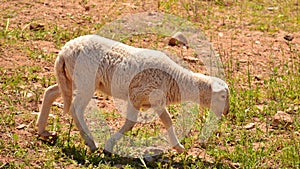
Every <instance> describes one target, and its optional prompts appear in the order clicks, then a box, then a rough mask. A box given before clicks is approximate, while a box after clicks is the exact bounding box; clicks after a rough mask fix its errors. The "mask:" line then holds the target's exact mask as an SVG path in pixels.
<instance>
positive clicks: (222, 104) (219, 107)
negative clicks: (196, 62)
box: [194, 73, 230, 118]
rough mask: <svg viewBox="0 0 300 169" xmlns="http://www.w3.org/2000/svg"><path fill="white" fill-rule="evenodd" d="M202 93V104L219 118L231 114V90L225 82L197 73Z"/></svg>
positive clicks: (196, 76)
mask: <svg viewBox="0 0 300 169" xmlns="http://www.w3.org/2000/svg"><path fill="white" fill-rule="evenodd" d="M194 77H195V78H196V81H197V82H198V83H197V84H198V88H199V91H200V104H202V105H203V106H205V107H208V108H210V109H211V111H212V112H214V113H215V115H216V116H217V117H218V118H221V117H222V114H223V115H226V114H227V113H228V112H229V107H230V105H229V96H230V93H229V88H228V85H227V84H226V82H225V81H223V80H222V79H219V78H217V77H211V76H205V75H202V74H199V73H195V76H194Z"/></svg>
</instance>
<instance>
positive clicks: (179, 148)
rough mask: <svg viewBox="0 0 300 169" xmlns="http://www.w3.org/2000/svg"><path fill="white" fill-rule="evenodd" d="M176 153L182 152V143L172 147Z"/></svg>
mask: <svg viewBox="0 0 300 169" xmlns="http://www.w3.org/2000/svg"><path fill="white" fill-rule="evenodd" d="M173 148H174V149H175V150H176V151H177V152H178V153H183V152H184V151H185V149H184V147H183V145H182V144H177V145H175V146H174V147H173Z"/></svg>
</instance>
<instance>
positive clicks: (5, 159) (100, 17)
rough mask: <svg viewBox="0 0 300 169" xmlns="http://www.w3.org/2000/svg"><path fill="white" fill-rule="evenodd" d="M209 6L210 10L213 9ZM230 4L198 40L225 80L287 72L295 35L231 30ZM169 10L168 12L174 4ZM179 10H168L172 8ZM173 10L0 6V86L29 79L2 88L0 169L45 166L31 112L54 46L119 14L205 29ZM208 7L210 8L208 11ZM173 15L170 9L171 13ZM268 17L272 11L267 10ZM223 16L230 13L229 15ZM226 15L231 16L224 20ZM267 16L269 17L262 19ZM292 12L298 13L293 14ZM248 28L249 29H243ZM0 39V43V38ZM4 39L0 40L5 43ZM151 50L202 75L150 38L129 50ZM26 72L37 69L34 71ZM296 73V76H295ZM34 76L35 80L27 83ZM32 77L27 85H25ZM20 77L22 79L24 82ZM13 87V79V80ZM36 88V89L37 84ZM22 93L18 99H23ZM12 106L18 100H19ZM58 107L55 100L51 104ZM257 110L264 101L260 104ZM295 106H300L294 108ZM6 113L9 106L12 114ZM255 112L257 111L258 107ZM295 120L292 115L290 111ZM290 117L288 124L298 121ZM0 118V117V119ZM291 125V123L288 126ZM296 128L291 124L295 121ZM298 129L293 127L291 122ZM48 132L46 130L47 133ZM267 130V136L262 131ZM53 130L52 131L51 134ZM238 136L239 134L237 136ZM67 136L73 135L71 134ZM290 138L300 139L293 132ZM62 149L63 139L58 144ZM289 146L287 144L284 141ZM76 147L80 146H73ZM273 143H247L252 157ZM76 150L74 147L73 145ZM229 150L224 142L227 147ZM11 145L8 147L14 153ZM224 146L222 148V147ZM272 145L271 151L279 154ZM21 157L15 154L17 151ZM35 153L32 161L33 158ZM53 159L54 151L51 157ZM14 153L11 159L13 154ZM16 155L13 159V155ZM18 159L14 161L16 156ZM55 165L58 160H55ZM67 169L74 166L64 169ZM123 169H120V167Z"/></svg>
mask: <svg viewBox="0 0 300 169" xmlns="http://www.w3.org/2000/svg"><path fill="white" fill-rule="evenodd" d="M207 3H210V4H209V5H212V4H211V3H212V2H207ZM233 4H234V2H231V1H228V2H227V3H225V4H224V6H225V7H224V8H228V10H227V13H223V12H216V13H214V17H212V18H211V20H210V23H209V24H210V29H206V30H205V31H204V33H205V34H206V36H207V37H208V38H209V39H210V40H211V41H212V43H213V46H214V48H215V50H216V51H217V52H218V53H219V54H220V56H221V59H222V61H223V63H224V65H225V69H226V72H228V74H229V73H230V75H231V76H232V77H235V78H237V79H238V78H239V77H246V76H247V74H250V75H251V77H250V78H251V79H252V80H251V83H252V84H253V85H254V86H264V85H266V84H264V80H267V78H269V76H270V74H272V73H274V68H275V67H279V68H280V67H283V66H284V65H285V64H291V65H292V64H293V61H294V59H295V58H296V57H299V56H297V55H296V54H295V53H298V54H299V52H300V33H299V31H298V32H288V31H284V30H281V29H279V30H277V31H274V32H268V31H259V30H254V29H253V28H252V25H251V24H250V23H251V22H252V21H250V19H248V20H247V18H246V17H245V18H243V20H239V19H237V20H238V21H237V22H233V21H232V20H231V19H230V17H226V16H229V15H232V16H234V17H238V16H236V15H238V12H235V11H238V10H240V9H239V7H238V6H234V5H233ZM173 5H174V4H173ZM176 5H178V4H175V5H174V6H176ZM174 6H173V8H172V5H171V7H170V8H169V9H166V8H164V7H162V5H161V6H160V5H158V2H157V1H153V0H150V1H127V2H119V1H109V0H106V1H97V0H89V1H84V0H73V1H59V0H54V1H48V0H46V1H44V2H43V1H38V0H37V1H29V0H18V1H16V0H13V1H11V0H4V1H3V2H1V6H0V16H1V17H0V21H1V22H0V29H2V30H3V31H2V32H4V33H3V35H0V36H1V38H0V72H1V73H2V74H1V76H2V77H1V83H4V82H8V81H9V78H6V77H15V79H18V78H19V77H18V75H20V74H23V73H24V72H26V73H27V74H29V75H28V76H29V78H28V79H25V78H24V77H22V76H20V79H23V81H25V82H26V83H25V84H22V83H23V82H20V81H17V80H16V82H11V83H13V84H14V85H15V86H16V87H15V88H14V89H13V90H10V87H9V86H8V87H6V88H3V89H2V88H1V89H0V92H1V93H3V95H1V97H3V98H0V111H1V113H2V114H3V115H2V116H3V117H4V114H5V117H6V121H4V120H3V121H1V123H0V133H1V134H0V140H2V141H1V142H0V162H1V163H0V168H1V164H3V165H4V166H5V165H6V164H9V163H11V162H16V163H19V162H23V163H26V164H28V165H31V167H39V166H40V165H41V164H42V163H43V162H44V159H43V158H47V157H46V155H45V154H44V153H43V152H45V151H47V149H48V148H47V146H45V145H44V144H43V143H42V142H41V141H38V140H37V139H36V138H37V135H36V131H35V120H36V115H35V114H32V113H33V112H36V111H38V107H39V104H40V101H41V99H42V92H43V91H44V89H45V88H46V87H47V86H49V85H50V84H51V83H54V82H55V81H54V77H53V62H54V60H55V57H56V54H57V53H58V52H59V50H60V48H61V46H62V45H63V44H64V43H65V42H67V41H68V40H70V39H72V38H74V37H77V36H80V35H82V34H91V33H97V31H98V30H99V29H100V28H101V26H102V25H103V24H105V23H108V22H110V21H112V20H114V19H116V18H119V17H121V16H125V15H126V14H132V13H138V12H152V11H162V12H163V11H165V12H171V13H172V12H173V13H174V14H177V15H181V16H189V18H191V20H192V21H194V22H196V23H197V24H198V25H199V26H200V28H202V27H203V28H205V26H206V22H205V21H203V20H202V21H201V19H199V18H197V17H196V16H197V15H196V14H195V12H194V11H193V10H192V8H191V9H189V10H187V11H185V10H183V9H184V8H183V7H182V6H180V4H179V6H180V7H178V8H175V7H174ZM212 6H213V7H215V6H217V5H215V4H213V5H212ZM172 9H177V10H174V11H172ZM208 10H209V9H204V10H203V11H200V10H199V11H198V12H199V13H200V14H201V15H209V14H208ZM269 10H273V9H271V8H270V9H269ZM228 11H229V12H228ZM230 11H232V12H230ZM269 12H270V11H269ZM298 12H299V11H298ZM247 23H249V24H247ZM286 35H290V36H292V37H293V40H291V41H289V40H286V39H285V38H284V37H285V36H286ZM2 37H3V38H2ZM4 37H5V38H4ZM151 42H157V43H159V45H158V46H159V47H161V48H164V49H168V48H169V49H171V50H175V51H176V52H177V53H178V55H179V56H180V57H181V59H182V60H183V61H184V63H185V64H187V65H188V67H189V68H190V69H192V70H194V71H197V72H201V73H207V72H206V70H205V68H203V64H202V63H201V61H198V60H193V57H192V56H191V55H192V54H191V53H192V52H191V51H189V50H188V49H186V48H183V47H170V46H168V41H167V38H166V39H156V37H149V38H144V39H143V41H142V42H138V41H136V42H132V43H135V44H136V45H137V46H139V47H141V46H144V47H147V45H148V44H150V43H151ZM33 67H40V68H37V69H36V70H35V69H34V68H33ZM19 68H22V69H24V70H23V71H22V72H19V73H18V72H16V70H17V69H19ZM295 69H296V68H295ZM35 75H37V77H34V76H35ZM31 76H32V77H31ZM26 77H27V75H26ZM12 79H13V78H12ZM40 81H43V84H40V83H38V82H40ZM236 85H237V86H239V87H241V88H245V89H246V88H248V84H247V83H246V82H245V83H239V84H236ZM22 90H24V91H25V92H22ZM98 95H99V96H98V101H99V102H98V105H99V107H100V108H101V109H105V110H106V111H108V112H111V111H115V110H116V109H115V107H114V106H113V103H112V100H111V98H105V96H102V95H101V94H98ZM17 98H20V99H21V101H20V100H18V99H17ZM58 102H59V103H61V100H58ZM262 102H263V101H262ZM299 104H300V102H299ZM12 105H13V106H12ZM258 106H259V105H258ZM53 110H55V111H56V112H57V111H59V112H62V109H61V108H57V107H55V106H54V108H53ZM263 110H264V109H261V110H260V109H258V114H259V113H264V112H263ZM296 111H297V112H298V113H299V110H296ZM295 114H296V113H294V114H293V117H294V116H295V117H297V116H296V115H295ZM53 116H54V117H55V118H53V117H50V122H49V123H55V124H56V123H61V124H63V125H59V128H58V129H57V128H54V130H56V129H57V130H60V131H65V132H66V131H67V130H68V129H69V126H70V115H65V114H62V113H60V114H54V115H53ZM0 117H1V116H0ZM110 120H111V121H110V122H109V123H110V124H111V125H114V126H115V127H116V128H119V127H120V125H121V124H122V119H119V118H116V119H110ZM290 121H292V120H290ZM295 121H296V120H295ZM297 122H298V123H299V120H298V121H297ZM245 125H246V126H244V127H245V128H244V130H248V131H249V132H251V133H256V132H260V131H261V132H262V133H267V132H269V131H270V130H273V129H272V127H270V126H269V124H267V123H265V122H261V120H260V119H258V118H257V119H255V118H254V119H251V123H250V124H249V123H248V125H247V124H245ZM53 126H55V125H52V127H53ZM269 127H270V128H269ZM52 129H53V128H52ZM236 129H241V130H243V127H240V128H238V127H237V128H236ZM71 133H72V134H73V133H75V134H76V133H77V134H78V132H77V131H76V129H72V132H71ZM281 136H282V137H287V138H288V137H289V135H288V134H286V133H282V134H281ZM295 137H300V135H299V132H298V133H296V136H295ZM62 139H63V140H64V141H66V140H67V139H68V138H65V137H64V138H62ZM289 140H290V142H291V143H292V141H291V140H292V139H289ZM73 141H74V142H77V143H80V140H73ZM269 142H272V138H266V139H265V140H263V141H257V142H253V147H254V149H260V148H261V147H264V146H268V145H269V144H270V143H269ZM77 143H76V144H77ZM228 144H230V142H229V143H228ZM14 145H15V146H14ZM219 146H220V147H221V149H224V151H229V152H231V151H233V150H234V146H235V145H232V146H231V147H230V148H229V150H228V147H225V146H224V145H223V143H221V142H219ZM222 146H223V147H222ZM280 148H281V147H280V145H278V149H280ZM19 149H22V150H24V151H25V150H26V151H27V152H19V153H20V155H18V154H17V153H18V150H19ZM35 149H41V150H38V152H40V154H43V155H42V157H40V156H39V154H34V153H35V152H36V151H35ZM53 151H55V150H53ZM14 152H15V153H14ZM16 152H17V153H16ZM22 153H24V154H25V153H26V154H34V155H32V159H31V160H32V161H29V162H28V161H26V160H24V159H23V158H22ZM16 154H17V155H16ZM188 154H189V155H192V156H198V157H200V158H201V159H203V161H206V162H208V163H214V162H215V160H216V159H214V158H213V157H211V156H210V155H208V154H206V150H205V148H203V147H197V146H196V145H194V146H193V147H192V148H191V149H190V150H189V151H188ZM57 158H62V157H57ZM224 161H225V163H227V164H228V165H229V166H230V167H232V168H235V167H239V164H236V163H232V162H230V161H228V160H227V159H225V160H224ZM266 163H270V166H272V167H274V166H276V164H275V162H273V161H267V162H266ZM55 165H56V167H65V166H63V164H55ZM70 167H71V168H72V167H78V165H77V164H76V165H74V164H70ZM121 167H122V165H121Z"/></svg>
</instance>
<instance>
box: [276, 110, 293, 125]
mask: <svg viewBox="0 0 300 169" xmlns="http://www.w3.org/2000/svg"><path fill="white" fill-rule="evenodd" d="M292 123H293V119H292V117H291V116H290V115H289V114H287V113H285V112H283V111H278V112H277V113H276V114H275V115H274V117H273V120H272V126H274V127H279V125H283V126H286V127H287V126H290V125H291V124H292Z"/></svg>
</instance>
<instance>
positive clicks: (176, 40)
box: [169, 32, 188, 46]
mask: <svg viewBox="0 0 300 169" xmlns="http://www.w3.org/2000/svg"><path fill="white" fill-rule="evenodd" d="M169 45H170V46H176V45H178V46H179V45H184V46H187V45H188V41H187V39H186V37H185V36H184V35H183V34H182V33H181V32H177V33H176V34H175V35H173V36H172V38H171V39H170V40H169Z"/></svg>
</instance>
